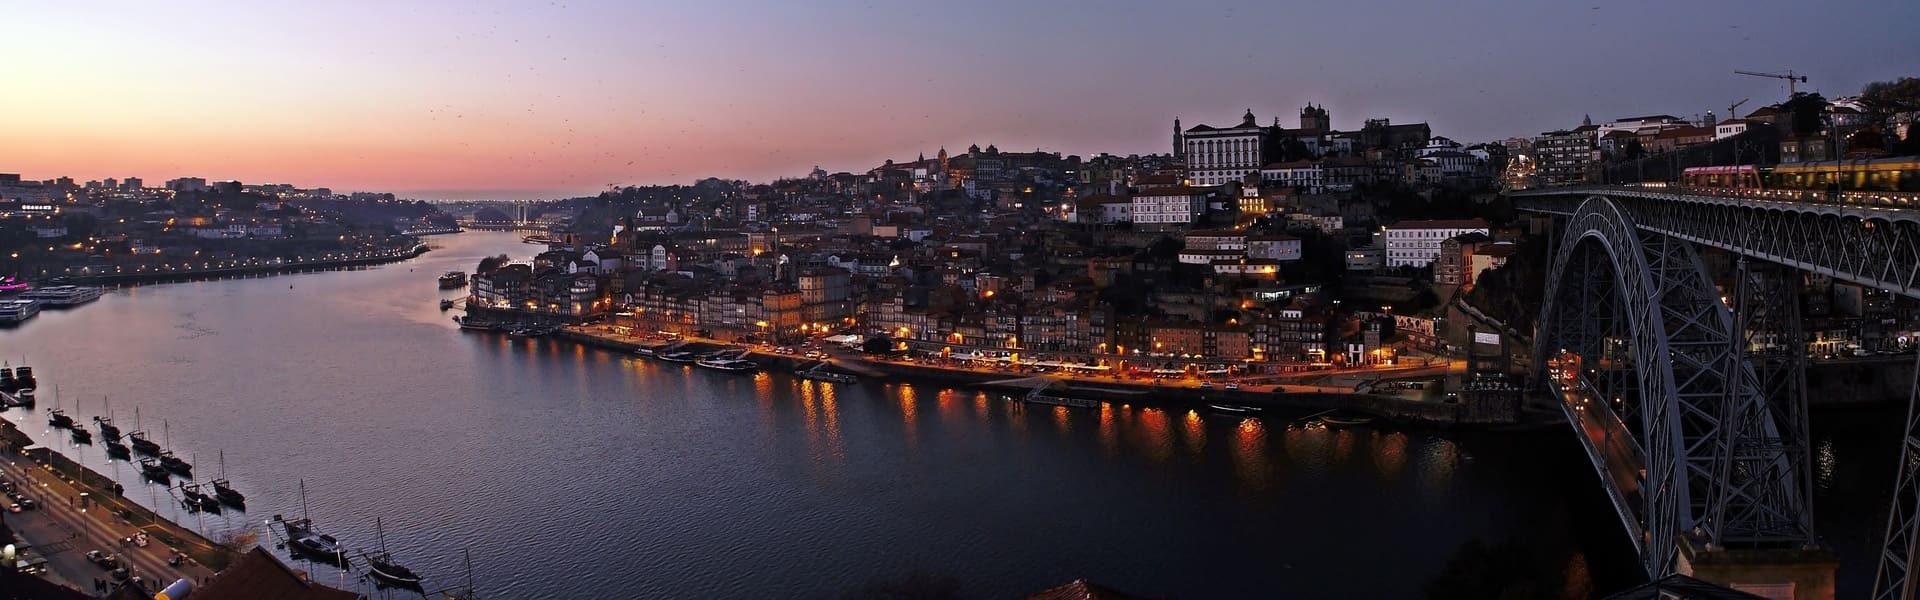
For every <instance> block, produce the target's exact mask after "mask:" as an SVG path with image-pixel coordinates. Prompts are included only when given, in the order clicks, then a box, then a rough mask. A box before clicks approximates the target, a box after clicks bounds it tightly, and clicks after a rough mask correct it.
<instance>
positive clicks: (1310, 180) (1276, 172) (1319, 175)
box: [1260, 160, 1326, 194]
mask: <svg viewBox="0 0 1920 600" xmlns="http://www.w3.org/2000/svg"><path fill="white" fill-rule="evenodd" d="M1260 180H1261V181H1263V182H1265V183H1267V184H1268V185H1279V186H1285V187H1290V188H1299V189H1301V190H1304V191H1306V193H1309V194H1318V193H1321V192H1324V191H1326V168H1325V166H1324V165H1323V164H1322V163H1321V162H1320V161H1317V160H1296V161H1293V162H1284V163H1273V164H1271V165H1267V166H1265V167H1261V168H1260Z"/></svg>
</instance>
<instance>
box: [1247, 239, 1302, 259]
mask: <svg viewBox="0 0 1920 600" xmlns="http://www.w3.org/2000/svg"><path fill="white" fill-rule="evenodd" d="M1247 257H1248V258H1259V259H1265V260H1277V261H1281V262H1291V261H1296V260H1300V238H1297V237H1293V236H1290V235H1287V234H1284V233H1271V234H1264V235H1251V236H1247Z"/></svg>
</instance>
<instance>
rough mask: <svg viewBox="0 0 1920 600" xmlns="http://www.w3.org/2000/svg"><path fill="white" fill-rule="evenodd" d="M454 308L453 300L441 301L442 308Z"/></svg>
mask: <svg viewBox="0 0 1920 600" xmlns="http://www.w3.org/2000/svg"><path fill="white" fill-rule="evenodd" d="M452 308H453V300H451V299H447V300H441V301H440V310H451V309H452Z"/></svg>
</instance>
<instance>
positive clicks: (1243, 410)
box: [1207, 404, 1261, 415]
mask: <svg viewBox="0 0 1920 600" xmlns="http://www.w3.org/2000/svg"><path fill="white" fill-rule="evenodd" d="M1207 408H1211V409H1213V410H1216V411H1220V412H1223V413H1231V414H1236V415H1256V414H1260V410H1261V409H1260V407H1257V406H1244V405H1240V404H1208V405H1207Z"/></svg>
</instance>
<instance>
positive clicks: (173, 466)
mask: <svg viewBox="0 0 1920 600" xmlns="http://www.w3.org/2000/svg"><path fill="white" fill-rule="evenodd" d="M160 431H161V434H162V435H165V436H166V440H167V449H166V450H161V451H160V466H163V467H166V468H167V470H168V471H173V472H175V473H179V474H180V475H182V476H186V477H192V476H193V463H189V462H187V461H184V460H180V457H178V456H174V455H173V428H172V427H168V426H167V422H166V420H164V419H163V420H161V421H160Z"/></svg>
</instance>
